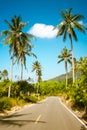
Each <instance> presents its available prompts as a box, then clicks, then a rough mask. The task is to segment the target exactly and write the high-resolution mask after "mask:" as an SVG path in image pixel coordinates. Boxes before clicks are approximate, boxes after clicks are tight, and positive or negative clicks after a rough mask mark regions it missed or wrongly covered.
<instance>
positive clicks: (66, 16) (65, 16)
mask: <svg viewBox="0 0 87 130" xmlns="http://www.w3.org/2000/svg"><path fill="white" fill-rule="evenodd" d="M71 11H72V9H68V10H66V12H65V13H64V12H63V11H62V10H61V15H62V22H61V23H60V24H59V25H57V26H56V27H55V28H57V29H58V33H57V37H58V36H61V35H63V40H64V41H65V40H66V37H67V35H68V37H69V40H70V45H71V51H72V68H73V82H74V81H75V79H74V54H73V42H72V40H73V38H74V40H75V41H78V38H77V35H76V32H75V29H77V30H79V31H80V32H82V33H85V30H86V28H85V26H84V25H83V24H81V23H80V22H79V21H80V20H82V19H83V18H84V16H83V15H80V14H75V15H73V14H72V13H71ZM55 28H54V29H55Z"/></svg>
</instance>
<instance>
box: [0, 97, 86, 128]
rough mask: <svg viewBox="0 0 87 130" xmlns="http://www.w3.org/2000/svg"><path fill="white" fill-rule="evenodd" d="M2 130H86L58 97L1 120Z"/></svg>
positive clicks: (0, 126) (50, 98)
mask: <svg viewBox="0 0 87 130" xmlns="http://www.w3.org/2000/svg"><path fill="white" fill-rule="evenodd" d="M0 130H86V129H85V128H84V126H83V124H81V122H80V121H78V120H77V119H76V118H75V117H74V116H73V115H72V114H71V113H70V112H69V111H68V110H67V109H66V108H65V107H64V105H63V104H62V103H61V102H60V100H59V99H58V98H57V97H49V98H47V99H46V100H44V101H42V102H40V103H37V104H34V105H32V106H30V107H26V108H24V109H22V110H20V111H18V112H16V113H14V114H11V115H9V116H6V117H5V118H3V119H0Z"/></svg>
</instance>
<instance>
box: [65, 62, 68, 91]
mask: <svg viewBox="0 0 87 130" xmlns="http://www.w3.org/2000/svg"><path fill="white" fill-rule="evenodd" d="M65 71H66V89H67V85H68V77H67V62H66V61H65Z"/></svg>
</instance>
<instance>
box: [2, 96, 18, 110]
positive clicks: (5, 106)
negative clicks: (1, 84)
mask: <svg viewBox="0 0 87 130" xmlns="http://www.w3.org/2000/svg"><path fill="white" fill-rule="evenodd" d="M16 105H17V104H16V100H15V99H12V98H7V97H3V98H1V99H0V111H3V110H10V109H11V108H12V107H13V106H16Z"/></svg>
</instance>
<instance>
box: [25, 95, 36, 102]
mask: <svg viewBox="0 0 87 130" xmlns="http://www.w3.org/2000/svg"><path fill="white" fill-rule="evenodd" d="M23 99H24V100H25V101H26V102H32V103H36V102H37V101H38V97H37V96H35V95H34V96H23Z"/></svg>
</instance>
